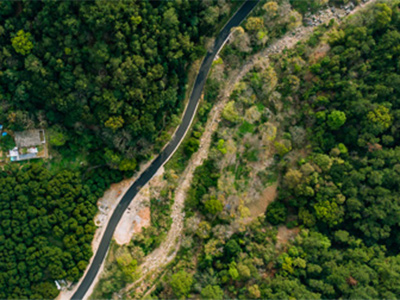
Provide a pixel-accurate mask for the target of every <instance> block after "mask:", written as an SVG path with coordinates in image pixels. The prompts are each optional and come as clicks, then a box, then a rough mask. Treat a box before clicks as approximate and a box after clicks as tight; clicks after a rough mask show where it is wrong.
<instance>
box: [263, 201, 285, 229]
mask: <svg viewBox="0 0 400 300" xmlns="http://www.w3.org/2000/svg"><path fill="white" fill-rule="evenodd" d="M266 216H267V220H268V222H270V223H271V224H273V225H278V224H279V223H283V222H285V220H286V216H287V208H286V206H285V205H284V204H283V203H282V202H273V203H271V204H270V205H269V206H268V208H267V213H266Z"/></svg>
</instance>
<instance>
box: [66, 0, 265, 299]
mask: <svg viewBox="0 0 400 300" xmlns="http://www.w3.org/2000/svg"><path fill="white" fill-rule="evenodd" d="M258 2H259V0H246V2H245V3H244V4H243V5H242V6H241V7H240V8H239V9H238V10H237V12H236V13H235V15H234V16H233V17H232V18H231V19H230V20H229V21H228V23H227V24H226V25H225V27H224V28H223V29H222V30H221V31H220V33H219V35H218V37H217V38H216V40H215V43H214V47H213V49H212V50H211V51H208V52H207V54H206V56H205V58H204V60H203V62H202V64H201V66H200V70H199V73H198V74H197V77H196V81H195V83H194V86H193V90H192V93H191V95H190V99H189V103H188V105H187V107H186V110H185V112H184V115H183V119H182V122H181V124H180V125H179V127H178V129H177V130H176V132H175V134H174V136H173V137H172V139H171V141H170V142H169V143H168V145H167V146H166V147H165V148H164V150H163V151H162V152H161V153H160V154H159V155H158V157H157V158H156V159H155V160H154V161H153V162H152V163H151V164H150V166H149V167H148V168H147V169H146V170H145V171H144V172H143V173H142V174H141V175H140V177H139V178H138V179H137V180H136V181H135V182H134V183H133V184H132V186H131V187H130V188H129V190H128V191H127V192H126V193H125V195H124V196H123V197H122V199H121V200H120V202H119V204H118V206H117V207H116V208H115V210H114V213H113V214H112V216H111V218H110V220H109V222H108V224H107V228H106V230H105V232H104V235H103V237H102V239H101V242H100V245H99V247H98V249H97V252H96V253H95V256H94V259H93V261H92V263H91V264H90V266H89V270H88V271H87V273H86V275H85V277H84V278H83V280H82V283H81V285H80V286H79V287H78V289H77V291H76V292H75V294H74V295H73V296H72V298H71V299H83V297H84V296H85V294H86V292H87V291H88V289H89V288H90V286H91V285H92V283H93V280H94V279H95V277H96V275H97V273H98V271H99V268H100V266H101V264H102V262H103V260H104V258H105V256H106V254H107V250H108V247H109V245H110V242H111V239H112V236H113V234H114V231H115V228H116V227H117V225H118V222H119V220H120V219H121V217H122V215H123V214H124V212H125V210H126V209H127V207H128V206H129V204H130V202H131V201H132V200H133V198H134V197H135V196H136V194H137V193H138V191H139V190H140V188H141V187H142V186H144V185H145V184H146V183H147V182H148V181H149V180H150V179H151V178H152V177H153V176H154V175H155V174H156V173H157V171H158V170H159V168H160V167H162V166H163V165H164V164H165V163H166V162H167V161H168V160H169V158H170V157H171V156H172V154H174V152H175V150H176V149H177V148H178V147H179V145H180V143H181V142H182V140H183V138H184V137H185V134H186V132H187V131H188V129H189V127H190V125H191V123H192V121H193V118H194V116H195V113H196V109H197V106H198V104H199V99H200V96H201V94H202V91H203V88H204V85H205V83H206V79H207V75H208V72H209V71H210V68H211V65H212V62H213V60H214V58H215V56H216V55H217V53H218V52H219V50H220V49H221V47H222V46H223V45H224V43H225V41H226V39H227V38H228V36H229V33H230V31H231V29H232V28H233V27H236V26H238V25H239V24H240V23H241V22H242V21H243V20H244V19H245V18H246V17H247V15H248V14H249V13H250V12H251V11H252V10H253V8H254V7H255V6H256V5H257V3H258Z"/></svg>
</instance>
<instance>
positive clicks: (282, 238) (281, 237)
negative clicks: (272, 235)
mask: <svg viewBox="0 0 400 300" xmlns="http://www.w3.org/2000/svg"><path fill="white" fill-rule="evenodd" d="M299 232H300V227H295V228H292V229H289V228H287V227H286V226H285V225H281V226H279V227H278V234H277V236H276V237H277V239H278V240H277V243H276V246H277V248H282V247H284V246H285V245H286V244H287V243H288V242H289V241H292V240H294V238H295V237H296V236H297V235H298V234H299Z"/></svg>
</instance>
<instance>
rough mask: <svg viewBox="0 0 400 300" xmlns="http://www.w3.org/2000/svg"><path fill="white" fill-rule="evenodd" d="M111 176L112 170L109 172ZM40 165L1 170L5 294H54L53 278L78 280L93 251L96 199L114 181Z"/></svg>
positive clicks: (0, 262) (0, 276) (0, 274)
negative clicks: (85, 179)
mask: <svg viewBox="0 0 400 300" xmlns="http://www.w3.org/2000/svg"><path fill="white" fill-rule="evenodd" d="M109 175H111V173H109ZM118 179H120V178H117V177H113V176H107V174H105V173H104V178H101V177H97V176H95V177H92V178H90V179H88V180H87V183H86V184H84V183H83V181H82V179H81V176H80V174H79V173H77V172H71V171H61V172H59V173H57V174H51V173H50V172H49V171H48V170H47V169H46V168H44V167H42V166H40V165H38V164H30V165H26V166H24V167H22V168H19V167H18V165H12V166H6V167H5V169H4V170H3V171H1V172H0V186H1V194H0V215H1V218H0V220H1V221H0V253H1V254H0V298H4V299H6V298H14V299H23V298H35V299H43V298H45V299H47V298H54V297H55V296H56V295H57V294H58V290H57V288H56V285H55V283H54V280H61V279H64V280H68V281H77V280H78V279H79V278H80V276H81V275H82V274H83V271H84V270H85V268H86V266H87V263H88V261H89V259H90V257H91V255H92V250H91V246H90V245H91V241H92V239H93V233H94V231H95V229H96V227H95V225H94V223H93V217H94V215H95V213H96V211H97V207H96V201H97V199H98V197H100V196H101V195H102V193H103V191H104V190H105V188H107V187H108V185H109V184H110V182H111V181H113V180H118Z"/></svg>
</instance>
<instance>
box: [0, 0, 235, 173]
mask: <svg viewBox="0 0 400 300" xmlns="http://www.w3.org/2000/svg"><path fill="white" fill-rule="evenodd" d="M0 5H1V6H0V11H1V13H0V35H1V40H0V49H1V51H0V53H1V54H0V86H1V87H0V99H2V101H4V102H5V103H7V105H6V106H3V109H1V112H0V121H1V123H2V124H4V125H5V126H7V128H10V129H13V130H17V129H18V130H22V129H24V128H26V127H28V126H32V124H35V123H36V124H38V123H40V126H41V127H48V128H51V129H54V130H51V132H52V133H54V136H53V137H50V142H51V144H52V145H54V146H57V147H60V148H63V149H58V150H60V152H63V151H67V152H70V153H73V154H75V155H76V154H78V153H79V154H80V155H87V156H88V154H89V153H90V156H92V155H97V156H99V157H100V158H102V159H101V162H100V163H101V164H104V162H106V163H108V164H109V165H110V166H111V167H112V168H118V167H119V164H118V162H117V161H118V159H120V156H121V155H122V154H124V155H126V154H127V155H128V158H129V159H131V158H134V157H136V158H137V159H143V158H144V157H146V156H147V155H150V153H151V149H152V148H151V147H150V145H151V143H153V142H154V140H155V138H156V137H157V135H159V134H160V132H161V131H162V130H163V129H164V128H165V127H166V126H167V125H168V124H169V121H170V117H171V116H172V115H173V114H174V113H179V111H180V110H181V104H182V101H181V100H182V98H183V95H184V86H185V83H186V82H185V81H186V72H185V71H186V67H187V65H188V63H190V62H192V61H193V60H194V59H196V58H198V57H200V56H201V55H203V49H201V48H202V47H201V46H200V44H202V41H201V40H200V38H201V37H202V36H204V35H206V34H212V33H213V30H211V29H212V28H213V27H214V26H215V25H216V24H217V23H218V22H219V21H220V20H221V19H222V18H223V17H225V15H226V14H228V13H229V9H219V7H218V4H217V3H215V2H210V3H209V2H207V3H206V2H204V1H195V2H193V1H188V0H184V1H180V2H173V1H159V2H150V1H129V2H123V1H122V2H121V1H67V2H63V3H60V2H57V3H56V2H30V1H27V2H23V3H22V2H18V3H17V2H14V3H12V2H7V1H6V2H4V1H2V2H1V4H0ZM224 7H225V8H229V6H224ZM210 10H212V11H213V12H214V13H213V17H212V18H210V14H209V12H210ZM66 140H68V143H66ZM110 151H111V152H112V153H113V157H114V160H110V155H109V153H110Z"/></svg>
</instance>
